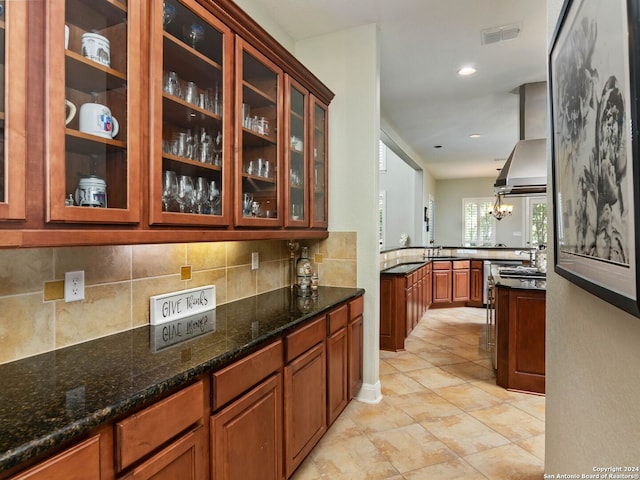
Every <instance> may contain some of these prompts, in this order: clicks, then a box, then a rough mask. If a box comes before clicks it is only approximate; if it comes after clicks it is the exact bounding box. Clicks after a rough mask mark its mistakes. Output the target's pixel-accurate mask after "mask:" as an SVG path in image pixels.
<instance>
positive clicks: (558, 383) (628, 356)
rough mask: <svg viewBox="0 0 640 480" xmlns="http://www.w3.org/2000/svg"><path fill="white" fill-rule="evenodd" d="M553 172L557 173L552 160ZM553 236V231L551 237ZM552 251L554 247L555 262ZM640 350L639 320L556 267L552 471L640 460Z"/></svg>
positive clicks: (551, 11) (549, 416)
mask: <svg viewBox="0 0 640 480" xmlns="http://www.w3.org/2000/svg"><path fill="white" fill-rule="evenodd" d="M561 6H562V0H547V12H548V13H547V15H548V31H549V38H550V37H551V34H552V32H553V30H554V28H555V24H556V21H557V18H558V16H559V12H560V8H561ZM548 168H549V170H548V171H551V170H550V160H549V161H548ZM548 200H549V201H551V199H550V198H549V199H548ZM549 211H552V210H551V209H550V210H549ZM552 231H553V228H550V235H552ZM550 238H553V237H552V236H550ZM550 243H551V242H550ZM552 252H553V248H551V249H550V256H549V262H550V263H549V265H552V263H551V261H552V260H553V253H552ZM639 345H640V319H639V318H635V317H632V316H630V315H627V314H626V313H623V312H622V311H621V310H619V309H617V308H615V307H613V306H611V305H609V304H607V303H605V302H603V301H602V300H599V299H598V298H596V297H595V296H593V295H591V294H589V293H587V292H585V291H584V290H582V289H580V288H578V287H576V286H575V285H573V284H572V283H570V282H568V281H566V280H564V279H563V278H561V277H559V276H558V275H555V274H554V273H553V270H552V269H551V268H549V270H548V272H547V359H546V360H547V364H546V390H547V396H546V398H547V401H546V449H545V450H546V454H545V457H546V460H545V464H546V465H545V470H546V472H547V473H549V474H559V473H569V474H583V473H584V474H588V473H593V468H594V467H596V466H603V467H607V466H614V467H615V466H619V467H623V466H637V465H638V464H639V463H640V460H639V459H640V441H639V440H638V432H640V402H639V401H638V399H639V398H640V377H639V376H638V367H639V366H640V353H639V352H640V347H639ZM636 473H637V472H636ZM556 478H557V477H556ZM601 478H602V477H601ZM607 478H609V477H607Z"/></svg>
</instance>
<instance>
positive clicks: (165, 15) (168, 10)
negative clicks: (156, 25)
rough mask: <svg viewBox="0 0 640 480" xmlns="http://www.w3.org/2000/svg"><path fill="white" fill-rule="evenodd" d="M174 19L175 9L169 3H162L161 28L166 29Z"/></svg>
mask: <svg viewBox="0 0 640 480" xmlns="http://www.w3.org/2000/svg"><path fill="white" fill-rule="evenodd" d="M174 18H176V7H174V6H173V5H171V4H170V3H169V2H162V26H163V27H166V26H167V25H169V24H170V23H171V22H172V21H173V19H174Z"/></svg>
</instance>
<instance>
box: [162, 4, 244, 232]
mask: <svg viewBox="0 0 640 480" xmlns="http://www.w3.org/2000/svg"><path fill="white" fill-rule="evenodd" d="M152 9H153V11H152V18H153V25H152V42H151V49H152V50H151V57H152V58H151V62H152V67H151V79H150V82H151V91H152V100H151V108H152V118H153V126H152V141H151V188H150V194H151V202H150V204H151V209H150V213H151V223H174V224H183V225H227V224H228V223H229V218H230V215H231V202H232V197H231V195H230V193H229V192H230V188H229V186H230V182H231V168H230V165H231V163H230V162H231V161H232V160H231V140H232V137H231V134H230V128H228V127H229V125H230V123H229V122H230V120H229V117H230V116H229V115H228V112H230V111H231V106H232V103H231V96H230V95H229V92H230V91H232V90H231V89H232V87H231V82H232V71H231V68H228V65H229V64H230V61H231V59H232V58H233V43H232V42H233V37H232V36H231V33H230V30H229V29H228V28H227V27H226V26H225V25H223V24H222V23H221V22H219V21H218V20H217V19H216V18H215V17H213V16H212V15H211V14H210V13H209V12H207V11H206V10H205V9H203V8H202V6H200V5H198V4H197V3H196V2H195V1H189V0H182V1H178V0H165V1H164V2H161V1H159V0H158V1H154V2H153V6H152Z"/></svg>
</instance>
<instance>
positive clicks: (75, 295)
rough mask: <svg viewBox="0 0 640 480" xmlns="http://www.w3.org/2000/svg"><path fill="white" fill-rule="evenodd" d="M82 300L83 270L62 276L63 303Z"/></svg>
mask: <svg viewBox="0 0 640 480" xmlns="http://www.w3.org/2000/svg"><path fill="white" fill-rule="evenodd" d="M77 300H84V270H79V271H77V272H66V273H65V274H64V301H65V302H75V301H77Z"/></svg>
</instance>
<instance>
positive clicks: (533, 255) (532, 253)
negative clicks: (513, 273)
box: [516, 248, 536, 265]
mask: <svg viewBox="0 0 640 480" xmlns="http://www.w3.org/2000/svg"><path fill="white" fill-rule="evenodd" d="M527 254H528V255H529V265H534V264H535V262H536V249H535V248H530V249H528V250H518V251H516V255H527Z"/></svg>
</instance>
